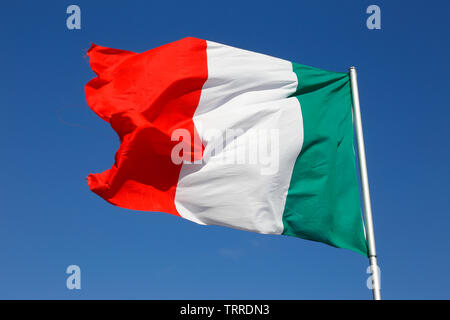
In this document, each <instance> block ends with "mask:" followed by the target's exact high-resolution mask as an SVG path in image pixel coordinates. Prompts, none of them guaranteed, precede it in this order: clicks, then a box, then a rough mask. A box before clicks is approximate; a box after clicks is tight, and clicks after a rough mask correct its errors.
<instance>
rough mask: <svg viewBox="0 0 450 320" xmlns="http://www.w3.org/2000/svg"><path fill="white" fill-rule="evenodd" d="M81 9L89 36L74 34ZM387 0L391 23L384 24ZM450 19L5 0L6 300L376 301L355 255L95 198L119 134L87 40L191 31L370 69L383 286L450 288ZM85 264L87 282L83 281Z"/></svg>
mask: <svg viewBox="0 0 450 320" xmlns="http://www.w3.org/2000/svg"><path fill="white" fill-rule="evenodd" d="M70 4H77V5H79V6H80V8H81V30H68V29H67V28H66V18H67V17H68V15H67V14H66V8H67V6H68V5H70ZM370 4H377V5H379V6H380V8H381V30H368V29H367V27H366V19H367V17H368V16H369V15H368V14H366V8H367V7H368V6H369V5H370ZM449 14H450V4H449V2H448V1H356V0H353V1H349V0H346V1H335V0H328V1H299V0H295V1H262V0H259V1H242V0H240V1H232V0H227V1H212V0H209V1H178V2H174V1H169V0H167V1H75V2H67V1H33V2H25V1H8V2H7V3H6V2H5V3H3V4H2V10H1V13H0V35H1V39H2V45H1V50H0V61H1V62H0V66H1V72H0V75H1V76H0V106H1V111H2V113H1V114H2V125H1V127H0V132H1V146H2V147H1V150H2V151H1V155H2V156H1V157H0V168H1V184H0V194H1V213H0V298H33V299H34V298H41V299H48V298H61V299H80V298H85V299H91V298H105V299H108V298H114V299H116V298H125V299H128V298H149V299H154V298H160V299H219V298H221V299H233V298H234V299H368V298H371V292H370V291H369V290H368V289H367V288H366V285H365V284H366V278H367V276H368V275H367V274H366V267H367V266H368V261H367V259H366V258H364V257H363V256H361V255H359V254H357V253H354V252H352V251H348V250H344V249H336V248H333V247H329V246H326V245H324V244H320V243H315V242H310V241H306V240H302V239H298V238H293V237H287V236H271V235H260V234H255V233H250V232H244V231H237V230H233V229H229V228H224V227H216V226H208V227H205V226H200V225H196V224H194V223H192V222H189V221H187V220H183V219H180V218H177V217H175V216H172V215H169V214H163V213H139V212H134V211H130V210H126V209H121V208H117V207H114V206H112V205H110V204H108V203H106V202H105V201H104V200H103V199H101V198H100V197H98V196H97V195H95V194H94V193H92V192H91V191H90V190H89V188H88V186H87V184H86V179H85V178H86V176H87V175H88V174H89V173H91V172H101V171H103V170H105V169H108V168H110V166H111V165H112V163H113V159H114V153H115V151H116V149H117V148H118V146H119V140H118V138H117V136H116V134H115V132H114V131H113V130H112V129H111V128H110V127H109V125H108V124H107V123H105V122H104V121H103V120H101V119H100V118H99V117H97V116H96V115H95V114H94V113H93V112H92V111H91V110H90V109H89V108H88V106H87V104H86V100H85V95H84V85H85V83H86V82H88V81H89V80H90V79H91V78H93V77H94V73H93V72H92V71H91V70H90V68H89V64H88V59H87V57H86V50H87V49H88V48H89V47H90V45H91V43H92V42H94V43H97V44H100V45H103V46H109V47H113V48H119V49H126V50H131V51H136V52H142V51H146V50H148V49H151V48H154V47H156V46H159V45H162V44H165V43H168V42H172V41H175V40H178V39H180V38H183V37H185V36H194V37H198V38H203V39H207V40H213V41H216V42H221V43H225V44H229V45H232V46H236V47H240V48H244V49H248V50H252V51H257V52H261V53H266V54H269V55H272V56H276V57H280V58H284V59H287V60H290V61H295V62H298V63H301V64H307V65H312V66H315V67H320V68H323V69H327V70H334V71H346V70H347V69H348V67H349V66H351V65H355V66H357V68H358V76H359V87H360V98H361V107H362V118H363V126H364V133H365V141H366V151H367V157H368V169H369V180H370V187H371V191H372V194H371V195H372V201H373V211H374V223H375V232H376V240H377V249H378V255H379V262H380V265H381V280H382V295H383V297H384V298H386V299H419V298H424V299H430V298H437V299H442V298H447V299H448V298H450V294H449V290H450V289H449V288H450V276H449V275H448V270H449V269H450V257H449V251H450V250H449V244H450V240H449V237H448V232H449V227H450V210H449V207H450V186H449V185H450V183H449V180H450V169H449V165H450V150H449V137H450V126H449V121H450V109H449V108H450V98H449V97H450V94H449V91H450V81H449V75H450V63H449V57H450V44H449V40H450V27H449V22H448V16H449ZM71 264H76V265H79V266H80V268H81V272H82V277H81V285H82V289H81V290H68V289H67V288H66V278H67V276H68V275H67V274H66V273H65V271H66V268H67V266H69V265H71Z"/></svg>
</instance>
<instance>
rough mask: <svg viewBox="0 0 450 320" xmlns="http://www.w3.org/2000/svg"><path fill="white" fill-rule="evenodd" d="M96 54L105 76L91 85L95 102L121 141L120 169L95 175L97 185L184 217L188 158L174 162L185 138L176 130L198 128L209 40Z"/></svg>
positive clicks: (89, 94)
mask: <svg viewBox="0 0 450 320" xmlns="http://www.w3.org/2000/svg"><path fill="white" fill-rule="evenodd" d="M88 55H89V57H90V63H91V68H92V70H94V72H95V73H96V74H97V77H96V78H94V79H92V80H91V81H90V82H89V83H87V84H86V87H85V91H86V99H87V102H88V104H89V106H90V107H91V109H92V110H93V111H94V112H95V113H97V115H98V116H100V117H101V118H102V119H104V120H105V121H108V122H109V123H110V124H111V127H112V128H113V129H114V130H115V131H116V132H117V134H118V135H119V137H120V140H121V146H120V148H119V150H118V151H117V153H116V157H115V164H114V165H113V167H112V168H111V169H109V170H106V171H104V172H103V173H97V174H90V175H89V176H88V177H87V181H88V184H89V187H90V188H91V190H92V191H93V192H95V193H96V194H98V195H99V196H101V197H102V198H103V199H105V200H106V201H108V202H110V203H112V204H115V205H117V206H120V207H124V208H128V209H135V210H145V211H163V212H167V213H172V214H175V215H179V214H178V212H177V210H176V208H175V204H174V199H175V191H176V186H177V183H178V177H179V174H180V170H181V164H180V165H176V164H174V163H173V162H172V160H171V157H170V156H171V150H172V148H173V147H174V146H175V145H176V144H177V143H178V142H176V141H171V135H172V132H173V130H175V129H179V128H184V129H187V130H189V131H190V133H191V137H194V134H196V132H195V127H194V123H193V121H192V117H193V115H194V112H195V110H196V108H197V105H198V102H199V100H200V93H201V89H202V86H203V84H204V83H205V81H206V79H207V78H208V70H207V63H206V41H204V40H200V39H195V38H185V39H182V40H179V41H176V42H172V43H170V44H167V45H164V46H161V47H159V48H155V49H152V50H149V51H147V52H144V53H140V54H138V53H134V52H130V51H124V50H117V49H110V48H105V47H100V46H97V45H92V47H91V48H90V49H89V50H88ZM192 140H193V141H194V138H193V139H192ZM193 141H191V142H190V143H191V144H193ZM192 147H193V148H194V146H192ZM191 150H192V149H191Z"/></svg>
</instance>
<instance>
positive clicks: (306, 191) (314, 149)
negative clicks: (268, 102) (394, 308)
mask: <svg viewBox="0 0 450 320" xmlns="http://www.w3.org/2000/svg"><path fill="white" fill-rule="evenodd" d="M293 70H294V72H295V73H296V75H297V79H298V86H297V90H296V92H295V93H294V94H293V96H295V97H296V98H297V99H298V100H299V102H300V108H301V112H302V117H303V128H304V129H303V130H304V141H303V146H302V150H301V152H300V155H299V156H298V158H297V160H296V162H295V165H294V170H293V173H292V178H291V182H290V186H289V190H288V195H287V198H286V206H285V210H284V213H283V225H284V231H283V234H285V235H290V236H296V237H300V238H303V239H308V240H314V241H320V242H324V243H327V244H329V245H332V246H335V247H339V248H347V249H350V250H354V251H357V252H359V253H361V254H363V255H367V246H366V241H365V237H364V229H363V222H362V217H361V205H360V198H359V187H358V180H357V175H356V166H355V152H354V146H353V123H352V100H351V89H350V78H349V75H348V74H347V73H337V72H329V71H324V70H320V69H316V68H312V67H307V66H303V65H299V64H295V63H293Z"/></svg>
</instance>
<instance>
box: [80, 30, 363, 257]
mask: <svg viewBox="0 0 450 320" xmlns="http://www.w3.org/2000/svg"><path fill="white" fill-rule="evenodd" d="M88 56H89V58H90V65H91V68H92V70H93V71H94V72H95V73H96V75H97V77H95V78H94V79H92V80H91V81H89V82H88V83H87V84H86V87H85V92H86V99H87V102H88V104H89V106H90V108H91V109H92V110H93V111H94V112H95V113H96V114H97V115H98V116H99V117H100V118H102V119H103V120H105V121H107V122H109V123H110V125H111V127H112V128H113V129H114V130H115V131H116V132H117V134H118V136H119V138H120V143H121V144H120V147H119V149H118V151H117V153H116V156H115V162H114V164H113V166H112V168H111V169H109V170H106V171H104V172H102V173H96V174H90V175H89V176H88V178H87V182H88V185H89V187H90V189H91V190H92V191H93V192H95V193H96V194H98V195H99V196H100V197H102V198H103V199H105V200H106V201H108V202H110V203H111V204H114V205H116V206H120V207H123V208H128V209H134V210H143V211H158V212H166V213H170V214H173V215H177V216H180V217H183V218H185V219H188V220H191V221H193V222H196V223H199V224H205V225H221V226H227V227H232V228H236V229H241V230H248V231H253V232H259V233H268V234H283V235H290V236H296V237H300V238H304V239H309V240H314V241H320V242H323V243H326V244H329V245H332V246H335V247H341V248H347V249H351V250H354V251H357V252H359V253H361V254H363V255H366V254H367V247H366V240H365V235H364V228H363V221H362V217H361V206H360V198H359V188H358V180H357V175H356V167H355V153H354V145H353V123H352V100H351V89H350V79H349V75H348V73H338V72H329V71H325V70H321V69H317V68H313V67H308V66H304V65H300V64H296V63H293V62H290V61H286V60H283V59H278V58H274V57H271V56H268V55H264V54H259V53H255V52H251V51H246V50H242V49H238V48H234V47H231V46H227V45H223V44H219V43H216V42H212V41H206V40H201V39H197V38H184V39H181V40H179V41H175V42H172V43H169V44H166V45H163V46H161V47H158V48H155V49H152V50H149V51H146V52H143V53H135V52H131V51H125V50H118V49H112V48H106V47H102V46H98V45H92V46H91V48H90V49H89V50H88Z"/></svg>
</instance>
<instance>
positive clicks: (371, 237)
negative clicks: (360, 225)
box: [349, 67, 381, 300]
mask: <svg viewBox="0 0 450 320" xmlns="http://www.w3.org/2000/svg"><path fill="white" fill-rule="evenodd" d="M349 71H350V72H349V73H350V82H351V87H352V99H353V116H354V122H355V130H356V142H357V146H358V159H359V172H360V176H361V190H362V198H363V208H364V225H365V229H366V239H367V246H368V254H369V262H370V271H371V274H372V293H373V299H374V300H381V293H380V274H379V268H378V264H377V253H376V249H375V233H374V230H373V220H372V206H371V204H370V191H369V179H368V176H367V164H366V152H365V148H364V136H363V129H362V122H361V109H360V105H359V92H358V80H357V77H356V68H355V67H350V70H349Z"/></svg>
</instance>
